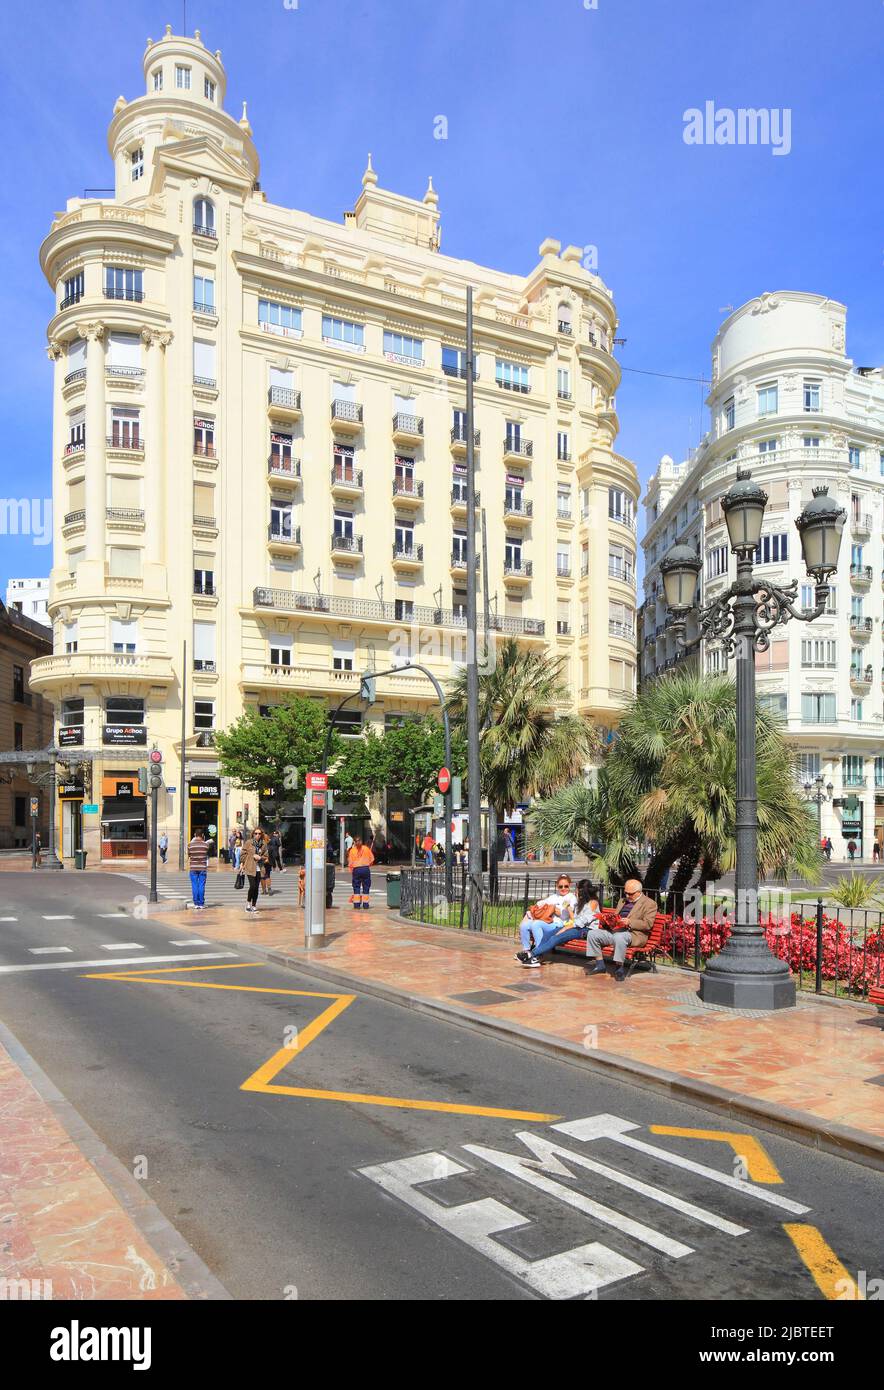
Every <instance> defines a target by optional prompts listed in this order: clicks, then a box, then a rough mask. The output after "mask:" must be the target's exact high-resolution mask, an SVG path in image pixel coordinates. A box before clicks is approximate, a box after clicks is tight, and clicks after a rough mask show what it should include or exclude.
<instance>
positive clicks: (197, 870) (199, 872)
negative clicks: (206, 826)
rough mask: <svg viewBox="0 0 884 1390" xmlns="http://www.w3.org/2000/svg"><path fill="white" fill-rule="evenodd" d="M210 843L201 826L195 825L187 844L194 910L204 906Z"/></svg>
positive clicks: (202, 908) (201, 909) (201, 908)
mask: <svg viewBox="0 0 884 1390" xmlns="http://www.w3.org/2000/svg"><path fill="white" fill-rule="evenodd" d="M210 844H211V841H210V840H207V839H206V832H205V830H203V828H202V826H197V828H196V830H195V831H194V834H193V839H192V840H191V842H190V844H189V845H188V846H187V857H188V861H189V864H190V891H191V894H192V896H193V908H194V911H195V912H202V911H203V910H204V908H205V906H206V874H207V872H208V868H209V845H210Z"/></svg>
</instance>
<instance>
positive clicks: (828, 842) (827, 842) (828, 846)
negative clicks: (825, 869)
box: [823, 835, 835, 864]
mask: <svg viewBox="0 0 884 1390" xmlns="http://www.w3.org/2000/svg"><path fill="white" fill-rule="evenodd" d="M834 848H835V846H834V845H833V844H832V837H831V835H827V836H826V838H825V839H824V840H823V853H824V854H825V856H826V863H827V864H831V862H832V850H833V849H834Z"/></svg>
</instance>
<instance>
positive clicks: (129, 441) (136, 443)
mask: <svg viewBox="0 0 884 1390" xmlns="http://www.w3.org/2000/svg"><path fill="white" fill-rule="evenodd" d="M105 442H106V444H107V447H108V449H109V451H110V452H111V453H113V454H123V455H124V456H125V457H126V458H144V440H143V439H142V437H141V435H140V434H135V435H120V434H109V435H107V436H106V440H105Z"/></svg>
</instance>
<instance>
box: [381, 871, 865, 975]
mask: <svg viewBox="0 0 884 1390" xmlns="http://www.w3.org/2000/svg"><path fill="white" fill-rule="evenodd" d="M578 876H579V877H583V875H572V878H573V879H574V880H575V881H576V878H577V877H578ZM560 877H561V873H559V874H545V875H543V874H534V873H530V872H528V873H524V874H522V873H501V874H500V875H498V879H497V884H496V887H495V888H494V890H493V892H492V885H491V883H490V881H489V878H488V875H487V874H485V875H483V880H482V926H481V930H482V932H484V933H487V934H488V935H491V936H501V937H505V938H507V939H515V938H516V937H517V936H518V929H519V926H520V924H521V922H522V919H523V918H524V916H525V913H526V912H527V911H528V908H529V907H530V906H531V905H532V904H533V903H536V902H539V901H541V899H543V898H545V897H548V896H549V895H550V894H552V893H554V892H555V891H556V883H557V882H558V880H559V878H560ZM594 889H595V896H596V897H598V899H599V902H600V904H601V906H602V907H614V906H615V905H616V903H617V901H618V900H619V897H620V891H619V889H618V888H616V887H612V886H611V885H608V884H605V883H597V884H595V885H594ZM401 893H402V898H401V909H400V910H401V913H402V915H403V916H404V917H408V918H410V919H411V920H413V921H416V922H423V923H426V924H428V925H431V926H442V927H457V928H460V929H463V930H467V929H468V927H469V902H468V892H467V874H466V866H465V865H462V864H460V865H456V866H455V872H454V891H453V893H452V896H451V898H450V899H449V898H447V897H446V895H445V872H444V870H443V869H441V868H439V869H435V868H434V869H427V868H423V869H405V870H403V872H402V889H401ZM651 896H653V897H654V898H655V899H656V901H657V906H658V908H659V910H660V912H662V913H663V914H664V915H665V917H666V918H667V921H666V925H665V927H664V931H663V960H664V962H666V963H668V964H670V965H674V966H679V967H680V968H682V969H685V970H695V971H700V970H703V969H704V967H705V963H706V961H707V960H708V959H709V957H710V956H713V955H715V954H717V952H718V951H720V950H721V947H722V946H723V945H724V942H725V941H726V939H727V936H728V934H729V931H730V924H731V922H732V921H733V918H734V911H735V903H734V896H733V893H732V892H729V891H727V890H714V891H710V892H707V893H706V894H700V893H699V892H694V891H690V892H687V893H668V892H665V891H664V892H660V893H655V894H652V895H651ZM759 921H760V922H761V924H762V925H763V926H764V928H765V934H766V937H767V940H768V944H769V945H770V948H771V950H772V951H773V952H774V954H775V955H776V956H778V957H779V958H780V959H782V960H787V961H788V962H789V965H790V967H791V969H792V974H793V977H794V979H795V983H796V985H797V987H798V988H799V989H801V990H805V991H808V992H810V993H813V994H821V995H827V996H829V997H831V998H844V999H848V998H849V999H854V1000H856V999H864V998H866V997H867V996H868V992H869V989H870V988H871V987H872V986H882V985H884V911H881V910H879V909H877V908H876V909H872V908H845V907H839V906H837V905H836V904H831V905H827V904H826V903H825V902H824V901H823V900H822V899H821V898H808V899H807V900H806V901H800V902H799V901H798V900H797V899H796V897H795V895H794V894H792V893H790V891H789V890H788V889H777V888H772V889H761V890H760V891H759Z"/></svg>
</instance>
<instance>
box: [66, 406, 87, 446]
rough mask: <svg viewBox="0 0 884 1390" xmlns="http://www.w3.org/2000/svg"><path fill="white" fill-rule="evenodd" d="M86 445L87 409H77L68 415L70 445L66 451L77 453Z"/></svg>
mask: <svg viewBox="0 0 884 1390" xmlns="http://www.w3.org/2000/svg"><path fill="white" fill-rule="evenodd" d="M85 447H86V411H85V410H75V411H72V413H71V414H70V415H69V416H68V445H67V448H66V450H65V453H68V454H75V453H77V452H78V451H79V450H80V449H85Z"/></svg>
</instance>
